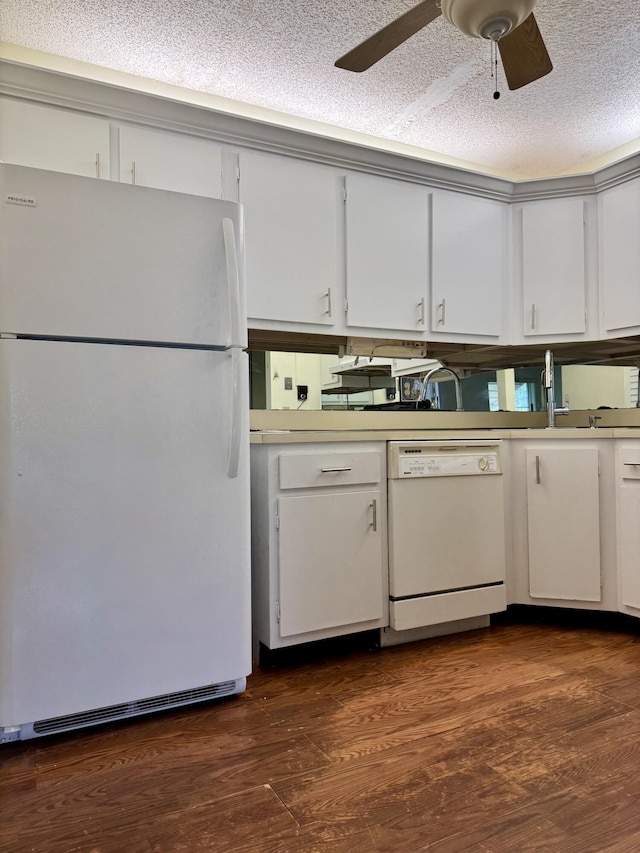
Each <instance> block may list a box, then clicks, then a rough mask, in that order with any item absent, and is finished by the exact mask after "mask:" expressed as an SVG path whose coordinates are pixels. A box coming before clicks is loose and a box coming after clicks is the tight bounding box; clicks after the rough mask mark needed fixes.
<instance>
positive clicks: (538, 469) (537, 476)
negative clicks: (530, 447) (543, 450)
mask: <svg viewBox="0 0 640 853" xmlns="http://www.w3.org/2000/svg"><path fill="white" fill-rule="evenodd" d="M536 484H537V485H538V486H539V485H540V457H539V456H536Z"/></svg>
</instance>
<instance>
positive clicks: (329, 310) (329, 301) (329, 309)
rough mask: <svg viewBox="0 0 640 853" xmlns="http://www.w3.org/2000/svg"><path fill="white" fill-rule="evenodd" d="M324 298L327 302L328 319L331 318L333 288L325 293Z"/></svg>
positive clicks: (326, 312)
mask: <svg viewBox="0 0 640 853" xmlns="http://www.w3.org/2000/svg"><path fill="white" fill-rule="evenodd" d="M324 297H325V299H326V300H327V310H326V311H325V312H324V313H325V314H326V315H327V317H331V288H330V287H328V288H327V292H326V293H325V295H324Z"/></svg>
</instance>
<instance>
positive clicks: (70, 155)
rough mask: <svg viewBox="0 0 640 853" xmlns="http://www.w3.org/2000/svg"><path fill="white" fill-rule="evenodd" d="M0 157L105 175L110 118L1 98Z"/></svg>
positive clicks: (76, 172)
mask: <svg viewBox="0 0 640 853" xmlns="http://www.w3.org/2000/svg"><path fill="white" fill-rule="evenodd" d="M0 160H1V161H3V162H4V163H15V164H16V165H17V166H31V167H33V168H36V169H48V170H49V171H52V172H68V173H69V174H72V175H85V176H86V177H90V178H108V177H109V176H110V175H109V122H108V121H107V120H106V119H102V118H95V117H94V116H88V115H84V114H82V113H76V112H71V111H70V110H60V109H55V108H51V107H43V106H40V105H38V104H29V103H25V102H24V101H14V100H12V99H11V98H0Z"/></svg>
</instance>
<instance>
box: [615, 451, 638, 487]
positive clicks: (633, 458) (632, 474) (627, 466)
mask: <svg viewBox="0 0 640 853" xmlns="http://www.w3.org/2000/svg"><path fill="white" fill-rule="evenodd" d="M620 465H621V468H622V479H623V480H640V448H638V449H637V450H623V451H622V453H621V454H620Z"/></svg>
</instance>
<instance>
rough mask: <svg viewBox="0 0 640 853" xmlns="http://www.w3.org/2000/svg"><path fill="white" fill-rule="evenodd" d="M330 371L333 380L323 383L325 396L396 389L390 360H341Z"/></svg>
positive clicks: (356, 357)
mask: <svg viewBox="0 0 640 853" xmlns="http://www.w3.org/2000/svg"><path fill="white" fill-rule="evenodd" d="M330 371H331V375H332V377H333V379H332V381H331V382H325V383H323V385H322V393H323V394H358V393H360V392H361V391H378V390H380V389H388V388H391V389H392V390H395V388H396V380H395V378H394V377H392V376H391V360H390V359H385V358H375V357H373V356H355V357H349V358H341V359H340V360H339V361H338V362H337V363H336V364H335V365H334V366H333V367H331V368H330Z"/></svg>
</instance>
